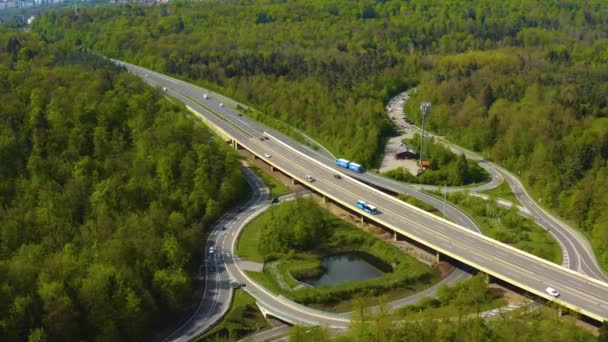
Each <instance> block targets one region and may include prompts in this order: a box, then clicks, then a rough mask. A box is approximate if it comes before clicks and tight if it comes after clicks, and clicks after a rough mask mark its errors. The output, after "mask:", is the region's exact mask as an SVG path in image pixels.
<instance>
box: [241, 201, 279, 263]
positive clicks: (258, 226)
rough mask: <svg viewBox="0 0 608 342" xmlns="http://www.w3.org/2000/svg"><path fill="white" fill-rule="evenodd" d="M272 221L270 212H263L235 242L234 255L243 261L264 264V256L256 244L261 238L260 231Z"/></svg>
mask: <svg viewBox="0 0 608 342" xmlns="http://www.w3.org/2000/svg"><path fill="white" fill-rule="evenodd" d="M271 219H272V217H271V215H270V211H265V212H263V213H262V214H261V215H260V216H258V217H256V218H255V219H254V220H253V221H251V222H249V224H248V225H247V227H246V228H245V229H244V230H243V231H242V232H241V235H240V236H239V240H238V242H237V247H236V254H237V255H238V256H239V257H240V258H241V259H245V260H250V261H255V262H264V256H262V254H261V253H260V251H259V249H258V242H259V241H260V238H261V237H262V229H263V228H264V226H266V225H267V224H268V222H269V221H270V220H271Z"/></svg>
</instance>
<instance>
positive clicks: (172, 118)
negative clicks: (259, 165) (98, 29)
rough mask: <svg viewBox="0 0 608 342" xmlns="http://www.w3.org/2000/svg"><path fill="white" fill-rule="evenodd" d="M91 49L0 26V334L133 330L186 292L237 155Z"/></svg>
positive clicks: (126, 335) (174, 309) (54, 335)
mask: <svg viewBox="0 0 608 342" xmlns="http://www.w3.org/2000/svg"><path fill="white" fill-rule="evenodd" d="M161 95H162V94H160V92H159V91H157V90H155V89H153V88H150V87H149V86H147V85H145V84H144V83H143V82H141V81H140V80H139V79H138V78H136V77H135V76H132V75H129V74H128V73H127V72H125V71H124V70H121V69H120V68H118V67H116V66H114V65H112V64H111V63H110V62H108V61H107V60H105V59H102V58H100V57H97V56H94V55H91V54H87V53H82V52H78V51H74V49H73V47H72V46H68V47H66V46H64V45H62V44H51V43H47V42H45V41H44V39H43V38H39V37H37V36H36V35H31V34H26V33H23V32H17V31H9V30H7V29H5V28H0V160H1V162H0V336H2V339H5V340H12V341H26V340H28V339H29V340H32V341H43V340H45V339H47V340H53V341H55V340H57V341H74V340H100V341H119V340H140V339H146V338H148V337H150V333H151V330H150V329H149V327H151V326H154V325H157V326H162V325H163V324H165V323H166V322H167V319H166V318H167V317H170V315H171V314H175V313H179V312H181V311H182V310H184V309H185V308H186V307H187V306H188V305H189V300H190V298H191V297H192V290H191V289H192V283H191V278H190V273H191V272H192V269H193V267H192V266H193V264H194V263H196V259H197V258H195V256H196V255H197V253H198V251H199V249H200V244H201V241H203V237H204V234H205V233H206V231H207V229H208V227H209V225H210V224H211V223H212V222H213V221H214V220H215V219H217V218H218V215H219V214H220V213H221V211H222V210H224V209H225V208H226V207H228V206H231V205H233V204H234V203H236V202H237V201H239V198H240V197H241V196H242V195H243V194H242V191H244V189H246V184H245V183H244V179H243V176H242V174H241V172H240V168H239V161H238V159H237V158H238V157H237V156H236V155H235V154H234V153H231V152H229V149H228V148H227V147H226V146H224V144H222V143H219V142H215V141H214V139H213V136H212V135H211V134H210V133H209V132H208V131H207V130H206V129H204V128H202V127H198V126H195V125H194V124H193V122H192V121H191V120H189V119H188V118H186V117H185V116H184V113H185V110H184V109H183V108H181V107H178V106H176V105H172V104H170V103H169V102H168V101H166V100H165V99H163V98H162V96H161Z"/></svg>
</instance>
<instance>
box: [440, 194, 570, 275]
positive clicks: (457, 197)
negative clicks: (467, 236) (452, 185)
mask: <svg viewBox="0 0 608 342" xmlns="http://www.w3.org/2000/svg"><path fill="white" fill-rule="evenodd" d="M448 200H449V201H450V202H452V203H454V204H456V205H457V206H459V207H461V208H462V209H463V210H464V211H465V212H466V213H467V214H469V215H471V217H472V218H473V220H475V222H477V224H478V225H479V227H480V228H481V230H482V232H483V234H484V235H486V236H488V237H491V238H493V239H496V240H498V241H500V242H504V243H506V244H508V245H510V246H513V247H515V248H517V249H521V250H523V251H526V252H528V253H531V254H534V255H536V256H538V257H540V258H543V259H545V260H548V261H551V262H553V263H556V264H561V262H562V252H561V248H560V246H559V244H558V243H557V241H556V240H555V239H554V238H553V237H552V236H551V234H549V233H548V232H547V231H546V230H544V229H543V228H542V227H541V226H539V225H538V224H536V223H535V222H534V221H532V220H530V219H529V218H527V217H524V216H522V215H520V214H519V213H518V212H517V208H515V207H512V208H511V209H505V208H502V207H499V206H498V205H497V204H496V202H495V201H494V200H484V199H482V198H478V197H474V196H469V195H468V194H465V193H453V194H448Z"/></svg>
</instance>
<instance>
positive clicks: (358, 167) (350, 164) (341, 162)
mask: <svg viewBox="0 0 608 342" xmlns="http://www.w3.org/2000/svg"><path fill="white" fill-rule="evenodd" d="M336 165H338V166H340V167H343V168H345V169H349V170H353V171H355V172H359V173H361V172H363V166H361V165H359V164H357V163H353V162H351V161H348V160H346V159H336Z"/></svg>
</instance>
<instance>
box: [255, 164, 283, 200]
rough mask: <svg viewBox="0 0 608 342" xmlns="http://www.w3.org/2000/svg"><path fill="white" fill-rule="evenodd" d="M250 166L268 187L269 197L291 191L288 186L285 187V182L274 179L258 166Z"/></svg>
mask: <svg viewBox="0 0 608 342" xmlns="http://www.w3.org/2000/svg"><path fill="white" fill-rule="evenodd" d="M250 167H251V170H253V172H255V173H256V174H257V175H258V176H259V177H260V178H262V181H263V182H264V184H266V186H267V187H268V189H270V197H271V198H272V197H279V196H283V195H287V194H289V193H291V192H292V191H291V190H290V189H289V187H287V186H286V185H285V184H283V183H281V182H279V181H278V180H276V179H275V178H274V177H272V176H270V175H269V174H267V173H266V172H264V171H262V170H261V169H260V168H259V167H257V166H255V165H251V166H250Z"/></svg>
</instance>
